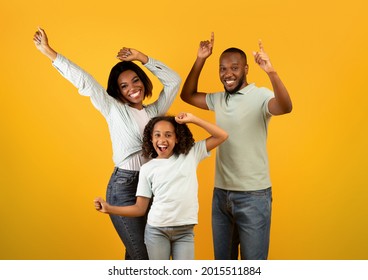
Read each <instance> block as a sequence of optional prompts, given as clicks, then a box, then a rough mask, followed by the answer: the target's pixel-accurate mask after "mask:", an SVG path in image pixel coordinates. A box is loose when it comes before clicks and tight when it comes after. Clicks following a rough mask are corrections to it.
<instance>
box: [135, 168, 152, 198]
mask: <svg viewBox="0 0 368 280" xmlns="http://www.w3.org/2000/svg"><path fill="white" fill-rule="evenodd" d="M148 171H149V170H148V168H147V166H145V164H143V165H142V167H141V169H140V172H139V179H138V187H137V193H136V196H143V197H148V198H151V197H152V185H151V180H150V178H149V172H148Z"/></svg>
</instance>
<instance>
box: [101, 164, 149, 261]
mask: <svg viewBox="0 0 368 280" xmlns="http://www.w3.org/2000/svg"><path fill="white" fill-rule="evenodd" d="M138 176H139V172H138V171H130V170H123V169H119V168H115V169H114V172H113V174H112V175H111V178H110V181H109V185H108V186H107V191H106V201H107V202H108V203H110V204H111V205H118V206H127V205H133V204H135V201H136V196H135V195H136V192H137V185H138ZM110 218H111V221H112V223H113V225H114V227H115V230H116V231H117V233H118V234H119V237H120V239H121V240H122V241H123V243H124V246H125V249H126V252H125V259H126V260H148V254H147V249H146V246H145V244H144V228H145V226H146V221H147V216H144V217H138V218H131V217H122V216H117V215H110Z"/></svg>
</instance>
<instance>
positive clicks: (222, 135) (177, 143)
mask: <svg viewBox="0 0 368 280" xmlns="http://www.w3.org/2000/svg"><path fill="white" fill-rule="evenodd" d="M186 123H193V124H196V125H198V126H200V127H202V128H203V129H205V130H206V131H207V132H208V133H209V134H211V136H210V137H209V138H207V139H205V140H202V141H199V142H197V143H195V144H194V139H193V136H192V133H191V132H190V130H189V128H188V126H187V125H186ZM227 137H228V135H227V133H226V132H225V131H224V130H222V129H221V128H219V127H218V126H216V125H214V124H211V123H209V122H207V121H204V120H202V119H200V118H198V117H196V116H194V115H192V114H189V113H181V114H179V115H178V116H177V117H175V118H174V117H156V118H153V119H152V120H151V121H150V122H149V123H148V124H147V126H146V128H145V130H144V138H143V155H144V156H145V157H152V158H153V159H152V160H151V161H149V162H148V163H146V164H145V165H143V166H142V168H141V172H140V174H139V183H138V189H137V201H136V203H135V204H134V205H131V206H124V207H121V206H112V205H110V204H109V203H107V202H105V201H104V200H103V199H102V198H100V197H99V198H96V199H95V200H94V203H95V208H96V209H97V210H99V211H100V212H102V213H110V214H115V215H122V216H126V217H139V216H143V215H144V214H145V213H146V211H147V209H148V206H149V203H150V199H151V197H153V201H152V206H151V208H150V210H149V213H148V220H147V225H146V230H145V243H146V246H147V250H148V255H149V259H150V260H169V259H170V256H171V257H172V259H173V260H188V259H191V260H192V259H194V234H193V228H194V225H195V224H197V223H198V197H197V189H198V182H197V175H196V169H197V165H198V163H199V162H200V161H201V160H202V159H204V158H205V157H207V156H208V155H209V154H208V152H209V151H210V150H212V149H214V148H215V147H217V146H218V145H220V144H221V143H222V142H224V141H225V140H226V139H227Z"/></svg>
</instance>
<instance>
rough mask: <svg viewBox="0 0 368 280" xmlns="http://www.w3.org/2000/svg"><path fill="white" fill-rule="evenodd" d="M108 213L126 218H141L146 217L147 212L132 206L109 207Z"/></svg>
mask: <svg viewBox="0 0 368 280" xmlns="http://www.w3.org/2000/svg"><path fill="white" fill-rule="evenodd" d="M106 212H107V213H109V214H112V215H118V216H124V217H141V216H144V214H145V213H146V210H145V209H142V208H141V207H139V206H138V205H130V206H113V205H107V206H106Z"/></svg>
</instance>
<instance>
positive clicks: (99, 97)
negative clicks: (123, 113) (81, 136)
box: [33, 27, 116, 116]
mask: <svg viewBox="0 0 368 280" xmlns="http://www.w3.org/2000/svg"><path fill="white" fill-rule="evenodd" d="M33 42H34V44H35V46H36V48H37V49H38V50H39V51H40V52H41V53H42V54H44V55H45V56H46V57H48V58H49V59H50V60H51V61H52V65H53V66H54V67H55V68H56V69H57V71H58V72H59V73H60V74H61V75H62V76H63V77H64V78H65V79H67V80H68V81H69V82H71V83H72V84H73V85H74V86H75V87H76V88H77V89H78V92H79V93H80V94H81V95H83V96H89V97H90V98H91V101H92V104H93V105H94V106H95V108H96V109H97V110H99V111H100V112H101V113H102V114H103V115H105V116H106V115H108V114H109V112H110V107H111V104H112V103H114V102H116V101H115V100H113V98H112V97H110V96H109V95H108V94H107V93H106V91H105V88H104V87H102V86H101V85H100V84H99V83H98V82H97V81H96V80H95V79H94V77H93V76H92V75H91V74H89V73H87V72H86V71H85V70H83V69H82V68H81V67H79V66H78V65H76V64H75V63H73V62H72V61H70V60H69V59H67V58H66V57H64V56H63V55H61V54H60V53H58V52H56V51H55V50H54V49H53V48H51V47H50V45H49V40H48V37H47V35H46V32H45V30H43V29H42V28H40V27H38V30H37V31H36V32H35V34H34V36H33Z"/></svg>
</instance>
